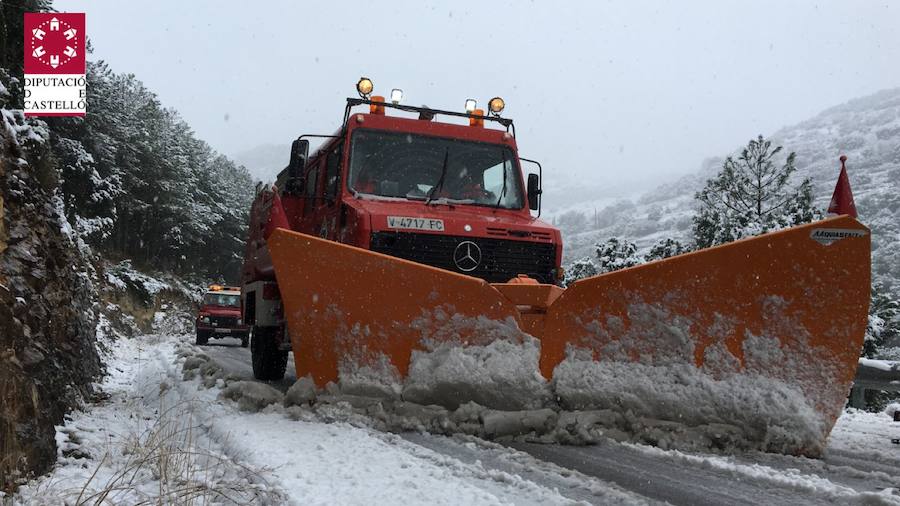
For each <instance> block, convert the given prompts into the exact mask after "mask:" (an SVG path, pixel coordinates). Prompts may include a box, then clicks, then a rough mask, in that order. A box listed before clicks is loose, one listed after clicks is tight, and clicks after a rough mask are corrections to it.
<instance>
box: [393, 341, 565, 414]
mask: <svg viewBox="0 0 900 506" xmlns="http://www.w3.org/2000/svg"><path fill="white" fill-rule="evenodd" d="M540 354H541V348H540V343H539V342H538V340H537V339H535V338H533V337H530V336H525V338H524V339H523V340H522V342H514V341H510V340H509V339H500V340H496V341H493V342H491V343H489V344H486V345H481V346H479V345H473V346H460V345H459V344H457V343H446V342H444V343H440V344H436V345H434V344H432V345H431V346H429V348H428V349H427V351H414V352H413V354H412V359H411V361H410V367H409V376H408V377H407V379H406V383H405V384H404V387H403V398H404V399H405V400H409V401H412V402H417V403H420V404H440V405H442V406H447V407H449V408H456V407H458V406H459V405H460V404H463V403H466V402H469V401H473V402H477V403H478V404H481V405H484V406H491V407H494V408H497V409H506V410H516V409H534V408H540V407H542V406H544V405H545V404H546V403H547V402H548V400H549V399H550V389H549V386H548V384H547V382H546V381H545V380H544V378H543V377H542V376H541V375H540V373H538V361H539V359H540Z"/></svg>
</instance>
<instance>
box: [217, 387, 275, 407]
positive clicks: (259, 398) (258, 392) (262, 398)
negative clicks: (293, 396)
mask: <svg viewBox="0 0 900 506" xmlns="http://www.w3.org/2000/svg"><path fill="white" fill-rule="evenodd" d="M222 397H224V398H226V399H230V400H232V401H237V403H238V408H240V410H241V411H250V412H253V413H255V412H257V411H260V410H262V409H263V408H265V407H266V406H269V405H272V404H280V403H281V401H282V399H283V398H284V396H283V395H282V394H281V392H279V391H278V390H276V389H275V388H273V387H271V386H269V385H266V384H265V383H257V382H255V381H234V382H231V383H229V384H228V386H226V387H225V388H224V389H223V390H222Z"/></svg>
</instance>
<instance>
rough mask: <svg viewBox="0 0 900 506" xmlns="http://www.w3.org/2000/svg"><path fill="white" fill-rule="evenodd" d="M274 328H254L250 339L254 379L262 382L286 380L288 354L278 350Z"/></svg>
mask: <svg viewBox="0 0 900 506" xmlns="http://www.w3.org/2000/svg"><path fill="white" fill-rule="evenodd" d="M275 331H276V329H274V328H272V327H253V336H252V337H251V338H250V357H251V361H252V362H253V377H254V378H256V379H258V380H262V381H278V380H280V379H282V378H284V370H285V368H286V367H287V358H288V355H287V354H288V352H286V351H281V350H279V349H278V344H277V343H276V342H275Z"/></svg>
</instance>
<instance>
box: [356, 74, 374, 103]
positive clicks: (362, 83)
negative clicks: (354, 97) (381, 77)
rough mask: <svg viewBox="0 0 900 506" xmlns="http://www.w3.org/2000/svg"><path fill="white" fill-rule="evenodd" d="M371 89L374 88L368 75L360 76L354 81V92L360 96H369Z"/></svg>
mask: <svg viewBox="0 0 900 506" xmlns="http://www.w3.org/2000/svg"><path fill="white" fill-rule="evenodd" d="M373 89H375V85H373V84H372V80H371V79H369V78H368V77H360V78H359V81H357V83H356V92H357V93H359V96H360V97H362V98H369V95H371V94H372V90H373Z"/></svg>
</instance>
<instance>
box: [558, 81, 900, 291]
mask: <svg viewBox="0 0 900 506" xmlns="http://www.w3.org/2000/svg"><path fill="white" fill-rule="evenodd" d="M753 134H754V132H748V136H747V138H748V139H750V138H751V137H753ZM771 137H772V138H773V139H774V142H775V144H778V145H782V146H784V150H785V152H790V151H794V152H796V153H797V162H796V165H797V172H796V174H795V175H796V177H797V178H798V179H802V178H805V177H809V178H811V179H812V181H813V184H814V188H815V195H816V197H817V204H818V205H819V207H821V208H823V209H824V208H826V207H827V205H828V202H829V199H830V198H831V192H832V190H833V189H834V184H835V181H836V180H837V176H838V171H839V170H840V162H839V161H838V156H840V155H841V154H846V155H847V156H848V157H849V159H848V161H847V168H848V171H849V174H850V182H851V185H852V187H853V193H854V196H855V199H856V206H857V209H858V210H859V213H860V220H861V221H862V222H863V223H865V224H866V225H868V226H869V227H871V228H872V232H873V234H872V238H873V257H874V265H873V268H874V272H875V273H876V275H877V276H878V277H880V278H882V279H884V281H885V283H886V284H887V285H889V286H894V287H897V286H898V285H900V88H897V89H891V90H884V91H881V92H878V93H875V94H873V95H870V96H867V97H863V98H859V99H855V100H851V101H849V102H847V103H845V104H842V105H839V106H836V107H832V108H830V109H828V110H826V111H824V112H822V113H820V114H819V115H817V116H815V117H813V118H811V119H809V120H807V121H804V122H802V123H799V124H797V125H794V126H790V127H787V128H783V129H781V130H779V131H778V132H775V133H774V134H772V135H771ZM721 164H722V158H711V159H708V160H706V161H704V163H703V164H702V167H701V169H700V170H699V171H697V172H696V173H694V174H691V175H688V176H685V177H682V178H680V179H678V180H677V181H674V182H671V183H667V184H665V185H663V186H660V187H659V188H657V189H656V190H653V191H651V192H648V193H646V194H644V195H643V196H641V197H640V198H637V199H635V200H620V201H617V202H615V203H612V204H610V205H608V206H605V207H599V206H597V205H596V203H594V202H580V203H577V204H572V205H570V206H568V207H560V208H556V209H553V210H552V211H551V212H550V213H548V216H549V218H550V219H551V220H555V221H556V222H557V224H558V225H559V226H560V227H561V228H562V229H563V234H564V239H565V241H566V251H565V260H566V261H567V262H569V261H572V260H576V259H578V258H581V257H584V256H592V255H593V254H594V248H593V246H594V244H595V243H597V242H601V241H604V240H606V239H607V238H609V237H616V236H617V237H624V238H627V239H629V240H631V241H634V242H636V243H637V245H638V246H639V247H640V248H641V249H646V248H649V247H650V246H651V245H652V244H653V243H654V242H655V241H656V240H657V239H659V238H663V237H673V238H677V239H680V240H689V238H690V236H691V217H692V216H693V209H694V208H693V206H694V199H693V197H694V193H695V192H697V191H698V190H700V189H701V188H702V187H703V184H704V182H705V181H706V179H707V178H709V177H712V176H713V175H715V174H716V172H717V171H718V170H719V169H720V168H721ZM576 213H578V214H581V216H583V218H579V217H578V216H577V214H576Z"/></svg>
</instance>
